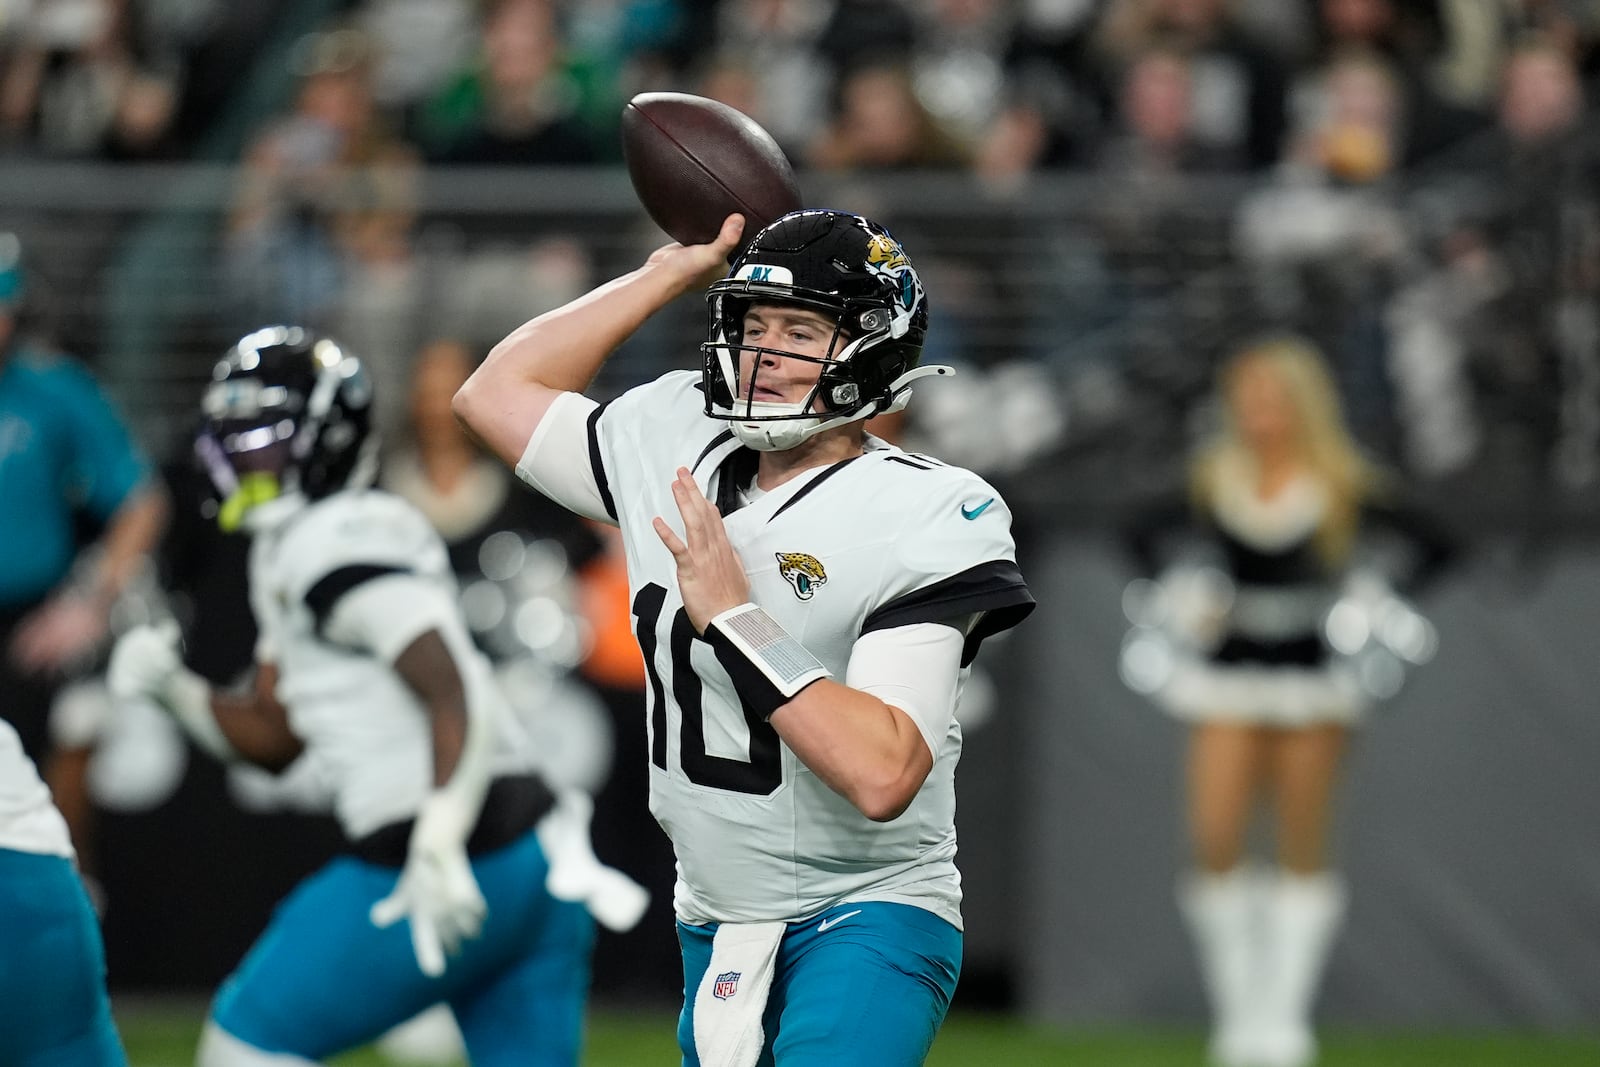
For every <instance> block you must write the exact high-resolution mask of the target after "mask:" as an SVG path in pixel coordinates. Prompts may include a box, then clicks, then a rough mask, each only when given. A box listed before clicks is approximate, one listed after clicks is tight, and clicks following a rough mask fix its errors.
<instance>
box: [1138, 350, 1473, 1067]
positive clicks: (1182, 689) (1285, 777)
mask: <svg viewBox="0 0 1600 1067" xmlns="http://www.w3.org/2000/svg"><path fill="white" fill-rule="evenodd" d="M1219 387H1220V393H1221V400H1222V407H1223V411H1222V427H1221V429H1220V432H1219V433H1218V434H1217V435H1216V437H1215V438H1214V439H1213V440H1212V441H1211V442H1209V443H1208V444H1207V446H1206V447H1205V448H1204V449H1203V450H1201V451H1200V453H1199V455H1198V457H1197V458H1196V460H1195V462H1194V464H1193V467H1192V470H1191V479H1190V485H1189V492H1188V499H1187V500H1186V501H1174V502H1172V503H1170V504H1168V505H1166V506H1165V507H1157V508H1152V509H1150V510H1149V511H1148V512H1147V514H1146V515H1145V516H1144V517H1143V518H1142V519H1141V520H1140V521H1139V522H1137V523H1136V524H1134V525H1133V526H1132V527H1131V528H1130V530H1129V531H1128V532H1129V536H1130V538H1131V541H1132V543H1133V545H1134V548H1135V551H1136V553H1137V555H1138V557H1139V558H1140V560H1141V561H1142V563H1143V565H1144V568H1145V570H1146V571H1147V572H1148V573H1152V574H1153V573H1155V572H1156V569H1157V568H1158V566H1159V565H1160V563H1161V561H1162V560H1161V554H1160V550H1161V548H1162V547H1165V546H1163V545H1161V544H1160V543H1159V542H1160V541H1161V540H1162V539H1163V537H1170V536H1171V535H1173V534H1174V533H1175V532H1176V531H1181V530H1189V531H1197V532H1198V533H1199V535H1200V537H1201V538H1202V539H1203V541H1204V542H1205V543H1206V545H1207V547H1208V548H1209V551H1207V552H1206V554H1205V557H1204V558H1205V562H1206V563H1207V564H1211V565H1214V566H1215V567H1216V568H1218V569H1219V570H1220V574H1219V575H1217V577H1216V580H1217V581H1218V582H1219V583H1220V584H1221V586H1222V587H1224V588H1225V589H1226V590H1227V592H1226V593H1224V594H1222V595H1221V596H1218V597H1216V598H1215V599H1212V600H1205V599H1204V598H1203V597H1202V598H1201V600H1202V601H1203V602H1201V603H1197V604H1196V605H1195V606H1194V608H1193V609H1192V612H1191V613H1192V614H1193V615H1195V616H1196V617H1198V618H1199V619H1201V620H1202V621H1201V623H1200V624H1199V625H1197V626H1196V629H1197V630H1200V629H1204V620H1205V619H1206V618H1207V617H1208V616H1209V617H1210V620H1211V621H1210V626H1211V635H1210V638H1209V640H1203V641H1202V642H1201V644H1202V645H1203V649H1202V651H1201V653H1200V654H1199V655H1197V656H1196V657H1194V659H1193V660H1192V661H1186V662H1183V663H1180V664H1179V665H1178V667H1177V668H1176V669H1175V670H1174V671H1173V672H1172V674H1171V676H1170V678H1169V679H1167V681H1166V683H1165V685H1164V686H1163V687H1162V688H1161V689H1160V691H1159V693H1158V697H1159V699H1160V700H1161V701H1162V702H1163V703H1164V704H1165V705H1166V706H1167V707H1168V709H1169V710H1171V711H1172V712H1173V713H1174V714H1175V715H1177V716H1178V717H1179V718H1180V719H1182V720H1184V721H1185V722H1188V723H1190V724H1191V733H1190V741H1189V754H1188V772H1189V782H1188V804H1189V810H1188V818H1189V826H1190V832H1191V834H1192V837H1193V846H1194V864H1195V869H1194V870H1193V871H1192V872H1191V873H1190V874H1189V875H1187V876H1186V878H1185V879H1184V880H1183V882H1182V885H1181V887H1180V903H1181V905H1182V911H1183V914H1184V918H1185V919H1186V920H1187V922H1188V924H1189V926H1190V930H1191V933H1192V934H1193V937H1194V942H1195V946H1196V948H1197V950H1198V952H1199V955H1200V962H1201V968H1202V974H1203V977H1204V979H1205V982H1206V986H1207V991H1208V994H1209V996H1210V999H1211V1002H1212V1006H1213V1013H1214V1019H1213V1024H1214V1025H1213V1033H1212V1040H1211V1058H1212V1060H1213V1061H1214V1062H1215V1063H1217V1064H1219V1065H1220V1067H1304V1065H1305V1064H1309V1063H1311V1062H1312V1061H1313V1060H1314V1058H1315V1056H1316V1043H1315V1041H1314V1039H1313V1036H1312V1031H1311V1008H1312V1002H1313V998H1314V996H1315V993H1316V989H1317V985H1318V982H1319V980H1320V978H1321V975H1322V969H1323V965H1324V963H1325V961H1326V959H1327V955H1328V951H1329V949H1330V947H1331V945H1332V943H1333V939H1334V935H1335V933H1336V931H1337V929H1338V926H1339V923H1340V920H1341V919H1342V917H1343V914H1344V910H1345V897H1346V892H1345V885H1344V882H1343V880H1342V879H1341V878H1340V877H1339V875H1338V874H1337V873H1336V872H1335V871H1334V870H1333V868H1332V867H1331V865H1330V855H1329V852H1330V849H1329V846H1328V832H1329V823H1330V821H1331V820H1330V812H1331V808H1332V801H1333V795H1334V785H1335V782H1336V780H1337V778H1338V773H1339V767H1340V761H1341V758H1342V756H1343V755H1344V752H1345V747H1346V739H1347V735H1348V733H1349V730H1350V728H1351V727H1352V726H1354V725H1356V724H1357V723H1359V722H1360V721H1361V719H1362V717H1363V715H1364V714H1365V712H1366V711H1367V709H1368V706H1369V705H1370V704H1371V703H1372V694H1371V693H1369V692H1367V691H1366V690H1365V689H1364V688H1363V684H1362V680H1361V679H1360V678H1359V677H1358V675H1357V672H1356V671H1355V670H1354V669H1353V667H1352V664H1351V663H1350V662H1349V661H1348V660H1345V659H1342V658H1341V657H1339V656H1337V655H1336V654H1335V652H1334V650H1333V649H1332V648H1331V647H1330V645H1329V643H1328V640H1327V638H1326V637H1325V636H1324V633H1323V627H1324V624H1325V619H1326V618H1327V616H1328V613H1329V611H1330V609H1331V608H1333V606H1334V605H1335V603H1336V602H1337V601H1339V599H1340V597H1341V596H1342V595H1344V594H1346V593H1347V592H1349V591H1350V589H1351V586H1352V578H1353V574H1354V569H1355V565H1356V563H1357V554H1356V547H1357V538H1358V536H1359V535H1360V534H1361V533H1362V532H1363V530H1370V529H1371V528H1372V527H1373V526H1374V525H1378V524H1388V525H1390V526H1396V527H1399V528H1401V529H1403V530H1404V532H1405V533H1407V534H1408V535H1410V536H1411V537H1412V538H1413V543H1412V547H1413V548H1415V549H1420V555H1418V556H1416V557H1415V558H1414V559H1413V561H1412V563H1413V571H1412V573H1411V574H1410V575H1408V577H1409V578H1410V579H1411V581H1413V582H1415V581H1418V580H1420V579H1421V578H1423V577H1424V576H1425V575H1429V574H1431V573H1432V572H1433V571H1434V570H1435V569H1436V568H1437V567H1438V566H1439V565H1440V564H1441V563H1442V562H1443V560H1444V558H1445V552H1446V546H1445V544H1444V542H1443V541H1442V540H1440V539H1439V538H1438V537H1437V536H1436V535H1434V534H1433V533H1432V531H1431V530H1429V529H1428V527H1427V526H1426V525H1425V524H1422V523H1421V521H1420V519H1419V518H1417V517H1416V516H1414V515H1412V514H1410V513H1409V512H1407V511H1405V510H1402V509H1401V508H1400V507H1399V506H1398V504H1397V502H1395V501H1394V500H1393V498H1392V494H1391V493H1390V492H1389V491H1388V483H1387V481H1386V478H1385V476H1384V475H1383V474H1382V473H1381V472H1380V471H1379V470H1378V469H1377V468H1376V467H1374V466H1372V465H1370V464H1369V463H1368V462H1367V460H1365V459H1364V458H1363V457H1362V455H1361V452H1360V451H1359V449H1358V447H1357V445H1356V444H1355V442H1354V440H1353V439H1352V438H1351V437H1350V434H1349V432H1348V430H1347V429H1346V428H1345V425H1344V422H1343V419H1342V416H1341V414H1340V410H1339V402H1338V394H1337V392H1336V390H1335V388H1334V385H1333V381H1332V378H1331V376H1330V375H1329V373H1328V371H1327V369H1326V367H1325V366H1324V365H1323V362H1322V360H1321V357H1320V356H1319V355H1318V354H1317V352H1316V351H1315V350H1314V349H1313V348H1311V347H1310V346H1309V345H1307V344H1305V343H1303V342H1300V341H1298V340H1295V339H1293V338H1289V337H1283V338H1275V339H1268V340H1264V341H1261V342H1258V343H1254V344H1250V345H1247V346H1245V347H1244V348H1242V349H1241V350H1240V351H1238V352H1237V353H1236V354H1235V355H1234V356H1233V357H1232V358H1231V359H1230V360H1229V361H1228V362H1227V363H1226V364H1225V365H1224V366H1223V368H1222V370H1221V372H1220V375H1219ZM1170 573H1171V572H1169V574H1170ZM1211 573H1213V574H1215V573H1216V572H1211ZM1368 580H1372V579H1370V578H1369V579H1368ZM1167 584H1168V586H1169V587H1170V591H1171V592H1174V593H1178V595H1179V596H1181V592H1180V584H1179V583H1178V582H1175V581H1169V582H1168V583H1167ZM1174 606H1175V607H1176V605H1174ZM1262 799H1265V800H1267V801H1268V802H1269V804H1270V806H1271V809H1272V812H1273V814H1274V816H1275V819H1276V824H1275V825H1276V866H1275V868H1274V869H1273V870H1272V871H1271V873H1270V874H1269V873H1264V872H1261V871H1259V870H1257V869H1256V868H1255V867H1254V866H1252V865H1251V864H1250V863H1249V862H1248V861H1247V858H1246V851H1247V837H1248V830H1249V827H1250V822H1251V818H1252V816H1253V814H1254V811H1255V808H1256V803H1257V801H1258V800H1262Z"/></svg>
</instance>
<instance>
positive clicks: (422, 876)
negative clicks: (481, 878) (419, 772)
mask: <svg viewBox="0 0 1600 1067" xmlns="http://www.w3.org/2000/svg"><path fill="white" fill-rule="evenodd" d="M472 814H474V815H475V814H476V813H472ZM473 821H474V820H473V819H472V818H469V817H468V813H467V812H466V811H465V805H463V804H462V803H461V802H460V801H459V800H458V799H457V798H456V797H454V796H452V795H449V794H445V793H434V794H433V795H432V796H430V797H429V798H428V800H427V802H426V803H424V804H423V805H422V810H421V811H420V812H418V813H417V823H416V825H415V826H414V827H413V828H412V830H411V843H410V845H409V847H408V848H407V850H406V865H405V867H404V869H402V870H401V872H400V880H399V881H398V882H397V883H395V887H394V892H392V893H390V894H389V895H388V896H387V897H385V898H384V899H382V900H380V901H378V902H377V903H376V904H374V905H373V906H372V912H371V918H372V922H373V924H374V925H376V926H380V927H383V926H392V925H393V924H394V923H396V922H399V921H400V919H401V918H406V919H409V920H410V922H411V948H412V950H413V951H414V952H415V953H416V956H417V966H418V967H419V968H421V970H422V973H423V974H425V975H428V976H429V977H430V978H437V977H438V976H439V975H441V974H443V973H444V964H445V956H446V954H450V955H454V954H455V953H456V952H457V951H458V950H459V949H460V947H461V942H463V941H465V940H468V939H470V938H474V937H477V936H478V931H479V930H480V929H481V928H482V926H483V917H484V914H485V913H486V912H487V911H488V905H486V904H485V903H484V900H483V894H482V893H481V892H480V891H479V890H478V880H477V879H476V878H475V877H473V874H472V864H471V863H470V862H469V861H468V860H467V847H466V840H467V833H468V831H470V830H471V828H472V822H473Z"/></svg>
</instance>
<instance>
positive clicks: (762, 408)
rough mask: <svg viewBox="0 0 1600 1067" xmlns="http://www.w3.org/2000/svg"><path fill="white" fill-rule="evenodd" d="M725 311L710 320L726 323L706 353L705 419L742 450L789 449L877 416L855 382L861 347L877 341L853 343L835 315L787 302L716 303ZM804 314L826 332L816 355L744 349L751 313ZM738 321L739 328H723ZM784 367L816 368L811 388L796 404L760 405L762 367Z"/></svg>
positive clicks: (865, 338)
mask: <svg viewBox="0 0 1600 1067" xmlns="http://www.w3.org/2000/svg"><path fill="white" fill-rule="evenodd" d="M715 299H718V300H721V301H724V302H725V305H726V306H725V307H724V308H721V309H714V310H713V316H714V317H717V318H718V319H720V320H722V321H723V322H724V323H725V326H724V331H723V332H722V333H720V334H719V335H718V336H717V337H716V338H715V339H714V340H712V341H708V342H707V343H706V345H705V346H704V349H705V359H706V362H707V380H708V382H709V387H708V391H707V398H708V406H709V408H710V413H711V414H712V415H713V416H714V417H716V418H722V419H727V420H728V425H729V428H730V429H731V430H732V431H733V433H734V435H735V436H737V437H738V438H739V439H740V440H741V441H743V442H744V444H745V445H747V446H749V447H751V448H754V449H756V450H757V451H762V452H767V451H781V450H783V449H788V448H793V447H795V446H796V445H798V444H800V443H801V442H802V441H805V440H806V439H807V438H810V437H812V436H815V435H816V434H818V433H821V432H822V431H823V430H827V429H831V428H833V427H835V426H841V425H844V424H845V423H847V422H853V421H855V420H857V419H862V418H868V417H870V416H871V415H872V414H874V413H875V412H876V407H875V406H874V405H873V404H870V403H868V404H863V402H862V389H861V386H860V384H859V383H858V382H856V381H854V380H852V378H851V373H850V372H851V371H852V370H853V369H854V364H853V360H854V359H855V357H856V355H857V354H858V353H859V352H860V351H861V350H862V349H863V348H865V347H868V346H870V345H871V344H872V343H874V342H875V341H878V340H881V337H879V336H876V335H867V336H861V337H852V336H851V334H850V332H849V331H848V330H847V328H846V327H845V325H844V323H843V321H842V319H843V317H844V313H843V312H842V311H841V310H839V309H837V308H833V309H823V308H820V307H817V306H813V305H807V304H799V303H795V302H793V301H790V300H786V301H784V302H781V303H779V302H773V303H771V304H768V302H767V301H764V300H738V299H734V298H732V297H721V298H715ZM756 304H762V305H765V306H770V307H774V308H779V309H781V308H786V307H796V308H805V309H806V310H808V311H815V312H818V313H820V314H822V315H823V317H824V319H825V320H827V321H828V325H827V326H825V327H823V329H824V330H825V331H826V333H827V339H826V342H825V343H824V344H822V345H820V346H818V350H819V351H820V352H821V353H823V354H821V355H805V354H800V353H797V352H794V351H790V350H789V349H787V348H778V347H772V346H770V345H765V344H756V343H748V342H746V341H745V340H744V315H745V311H746V310H747V309H749V308H750V307H751V306H753V305H756ZM728 318H737V325H731V324H727V322H726V320H727V319H728ZM784 362H795V363H806V364H812V365H814V366H816V367H817V368H818V370H817V379H816V382H815V383H814V384H813V385H812V386H811V387H810V388H809V389H808V390H807V391H806V393H805V395H804V396H803V397H802V398H801V399H800V400H798V401H784V400H772V399H758V397H757V391H758V387H759V386H760V385H762V384H763V382H764V381H765V380H766V379H765V377H764V375H763V373H762V368H763V366H764V365H765V366H768V367H770V366H772V365H774V364H776V365H778V366H782V365H783V363H784Z"/></svg>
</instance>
